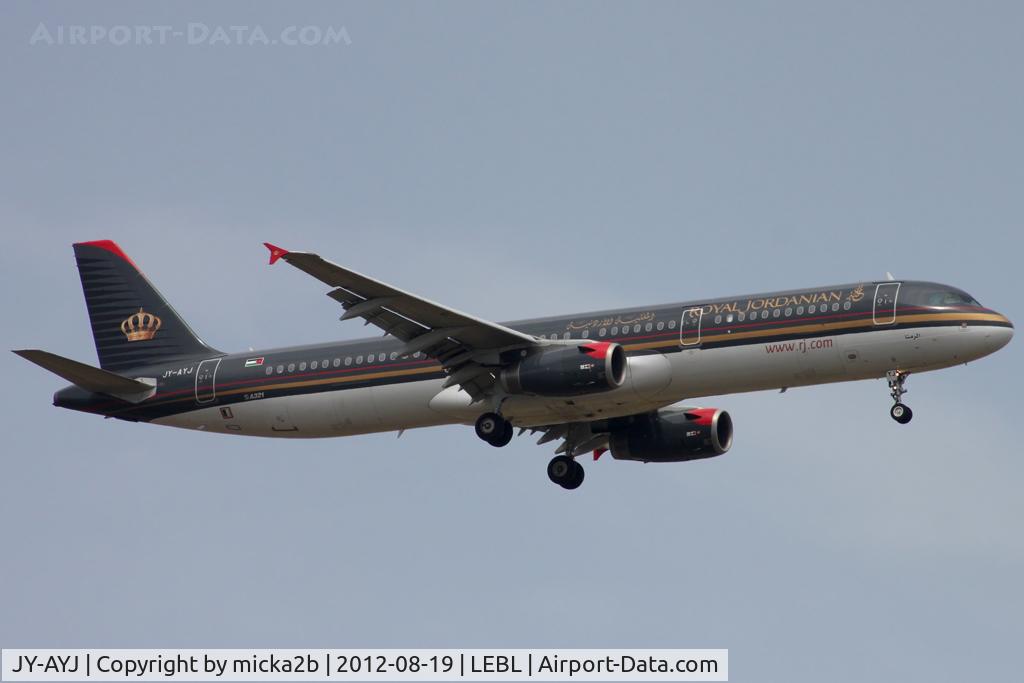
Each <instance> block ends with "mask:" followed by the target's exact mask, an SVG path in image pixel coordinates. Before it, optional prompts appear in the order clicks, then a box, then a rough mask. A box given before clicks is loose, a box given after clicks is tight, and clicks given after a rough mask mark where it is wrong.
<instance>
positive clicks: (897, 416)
mask: <svg viewBox="0 0 1024 683" xmlns="http://www.w3.org/2000/svg"><path fill="white" fill-rule="evenodd" d="M889 417H891V418H892V419H894V420H896V421H897V422H899V423H900V424H901V425H905V424H907V423H908V422H910V421H911V420H912V419H913V418H914V411H912V410H911V409H910V406H905V405H903V404H902V403H897V404H896V405H894V406H893V407H892V408H890V409H889Z"/></svg>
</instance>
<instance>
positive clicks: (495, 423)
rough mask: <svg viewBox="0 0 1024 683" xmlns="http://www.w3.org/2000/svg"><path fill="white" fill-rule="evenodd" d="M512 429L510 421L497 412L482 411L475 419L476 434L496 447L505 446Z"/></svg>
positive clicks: (510, 436) (509, 438) (509, 439)
mask: <svg viewBox="0 0 1024 683" xmlns="http://www.w3.org/2000/svg"><path fill="white" fill-rule="evenodd" d="M514 431H515V430H514V428H513V427H512V423H511V422H509V421H508V420H506V419H505V418H503V417H502V416H501V415H498V414H497V413H484V414H483V415H481V416H480V417H478V418H477V419H476V435H477V436H479V437H480V438H481V439H483V440H484V441H486V442H487V443H489V444H491V445H492V446H494V447H496V448H501V447H502V446H507V445H508V443H509V441H511V440H512V434H513V432H514Z"/></svg>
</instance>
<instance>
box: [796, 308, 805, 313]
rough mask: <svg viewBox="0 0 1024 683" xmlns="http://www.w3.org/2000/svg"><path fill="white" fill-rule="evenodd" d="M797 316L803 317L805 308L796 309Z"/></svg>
mask: <svg viewBox="0 0 1024 683" xmlns="http://www.w3.org/2000/svg"><path fill="white" fill-rule="evenodd" d="M796 314H797V315H803V314H804V307H803V306H797V307H796Z"/></svg>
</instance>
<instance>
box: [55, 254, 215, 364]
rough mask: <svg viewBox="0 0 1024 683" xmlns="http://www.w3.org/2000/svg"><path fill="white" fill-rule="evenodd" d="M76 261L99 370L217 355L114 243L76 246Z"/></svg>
mask: <svg viewBox="0 0 1024 683" xmlns="http://www.w3.org/2000/svg"><path fill="white" fill-rule="evenodd" d="M75 259H76V260H77V261H78V273H79V276H80V277H81V278H82V291H83V292H84V293H85V305H86V307H87V308H88V309H89V321H90V322H91V323H92V336H93V339H94V340H95V341H96V355H97V356H99V361H100V367H101V368H103V369H104V370H110V371H112V372H119V371H124V370H129V369H132V368H138V367H141V366H144V365H152V364H155V363H162V362H164V361H168V360H172V359H177V358H199V357H201V358H209V357H210V356H216V355H219V354H220V353H221V352H220V351H217V350H216V349H214V348H211V347H210V346H207V345H206V343H205V342H203V340H202V339H200V338H199V337H198V336H196V333H195V332H193V331H192V329H191V328H190V327H189V326H188V324H187V323H186V322H185V321H184V320H182V319H181V316H179V315H178V314H177V312H176V311H175V310H174V309H173V308H171V305H170V304H169V303H167V301H166V300H165V299H164V298H163V297H162V296H161V295H160V292H158V291H156V288H155V287H153V285H151V284H150V283H149V280H147V279H146V276H144V275H143V274H142V273H141V272H139V269H138V268H136V267H135V264H134V263H132V260H131V259H130V258H128V256H127V255H126V254H125V253H124V252H123V251H121V247H119V246H117V244H115V243H114V242H111V241H110V240H101V241H98V242H81V243H79V244H76V245H75Z"/></svg>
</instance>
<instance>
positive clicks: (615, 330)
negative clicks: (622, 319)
mask: <svg viewBox="0 0 1024 683" xmlns="http://www.w3.org/2000/svg"><path fill="white" fill-rule="evenodd" d="M618 333H619V327H618V325H616V326H615V327H613V328H612V336H613V337H614V336H615V335H617V334H618Z"/></svg>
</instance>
